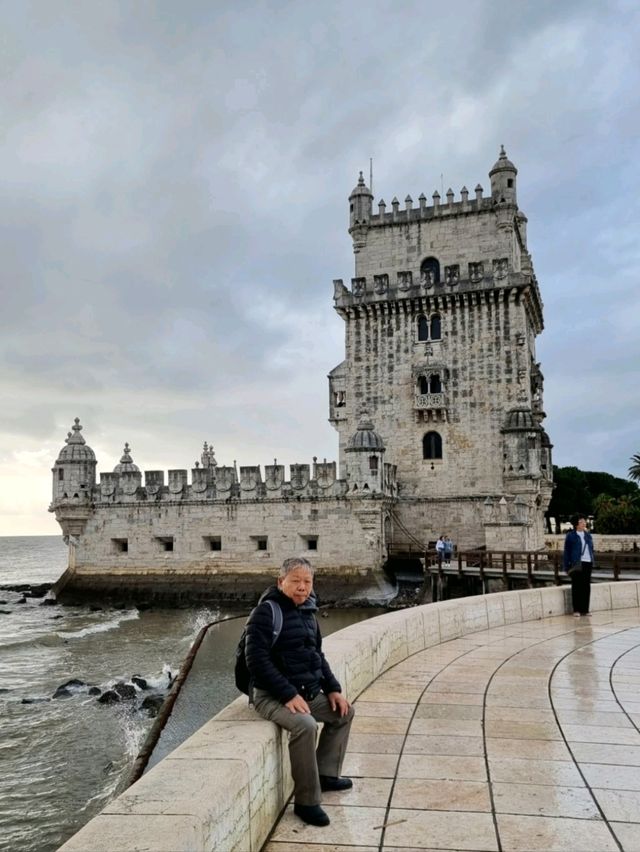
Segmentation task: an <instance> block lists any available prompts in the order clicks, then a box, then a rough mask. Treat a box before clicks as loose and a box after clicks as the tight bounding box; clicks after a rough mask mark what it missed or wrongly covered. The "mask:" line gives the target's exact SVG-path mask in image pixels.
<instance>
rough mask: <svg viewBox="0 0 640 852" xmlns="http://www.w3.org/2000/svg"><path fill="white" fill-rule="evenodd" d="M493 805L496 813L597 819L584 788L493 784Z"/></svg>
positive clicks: (596, 812) (597, 814) (598, 813)
mask: <svg viewBox="0 0 640 852" xmlns="http://www.w3.org/2000/svg"><path fill="white" fill-rule="evenodd" d="M493 801H494V803H495V809H496V811H497V813H503V814H529V815H531V816H552V817H572V818H574V819H601V816H600V812H599V811H598V808H597V807H596V805H595V803H594V801H593V797H592V795H591V793H590V792H589V790H587V788H586V787H561V786H548V785H542V784H514V783H509V784H503V783H496V784H493Z"/></svg>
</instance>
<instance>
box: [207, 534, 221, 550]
mask: <svg viewBox="0 0 640 852" xmlns="http://www.w3.org/2000/svg"><path fill="white" fill-rule="evenodd" d="M204 544H205V548H206V550H222V539H221V538H220V536H219V535H205V536H204Z"/></svg>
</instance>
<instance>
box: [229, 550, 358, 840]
mask: <svg viewBox="0 0 640 852" xmlns="http://www.w3.org/2000/svg"><path fill="white" fill-rule="evenodd" d="M268 601H273V603H275V604H276V605H277V606H279V607H280V609H281V610H282V616H283V621H282V630H281V632H280V634H279V635H278V638H277V639H276V641H275V643H274V644H272V629H273V614H272V610H271V606H270V604H269V603H268ZM317 611H318V607H317V606H316V598H315V595H314V593H313V568H312V567H311V565H310V563H309V562H308V561H307V560H306V559H304V558H303V557H298V558H295V557H294V558H291V559H285V561H284V563H283V565H282V568H281V569H280V575H279V577H278V585H277V586H271V587H270V588H269V589H267V590H266V592H264V594H263V595H262V597H261V598H260V603H259V604H258V606H257V607H256V608H255V609H254V610H253V612H252V613H251V615H250V617H249V621H248V623H247V639H246V661H247V668H248V670H249V674H250V675H251V678H252V681H253V687H254V689H253V697H254V706H255V708H256V710H257V711H258V713H259V714H260V715H261V716H262V717H263V718H264V719H268V720H269V721H271V722H275V723H276V724H277V725H280V726H281V727H282V728H285V729H286V730H287V731H288V732H289V757H290V758H291V774H292V776H293V782H294V805H293V810H294V813H295V814H296V815H297V816H299V817H300V819H301V820H302V821H303V822H306V823H310V824H311V825H318V826H323V825H328V824H329V817H328V815H327V813H326V812H325V811H324V810H323V809H322V808H321V807H320V802H321V799H322V791H323V790H337V791H341V790H349V789H350V788H351V787H352V786H353V784H352V781H351V779H350V778H344V777H342V776H341V775H340V772H341V770H342V761H343V760H344V755H345V751H346V749H347V741H348V739H349V731H350V728H351V722H352V720H353V708H352V707H351V704H350V703H349V702H348V701H347V699H346V698H345V697H344V695H342V689H341V687H340V684H339V683H338V681H337V680H336V678H335V676H334V674H333V672H332V671H331V668H330V667H329V663H328V662H327V660H326V659H325V656H324V654H323V652H322V637H321V635H320V627H319V626H318V622H317V621H316V612H317ZM318 722H322V723H323V728H322V733H321V734H320V737H319V738H318V736H317V733H318Z"/></svg>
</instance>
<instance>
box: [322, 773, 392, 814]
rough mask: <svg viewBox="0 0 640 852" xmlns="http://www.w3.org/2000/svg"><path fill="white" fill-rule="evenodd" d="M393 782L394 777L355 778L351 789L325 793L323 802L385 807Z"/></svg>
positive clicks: (327, 803)
mask: <svg viewBox="0 0 640 852" xmlns="http://www.w3.org/2000/svg"><path fill="white" fill-rule="evenodd" d="M392 784H393V779H392V778H354V779H353V787H352V788H351V789H350V790H342V791H340V792H338V791H337V790H334V791H333V792H329V791H327V792H325V793H323V794H322V804H323V806H324V805H362V806H364V807H370V808H385V807H386V806H387V804H388V802H389V794H390V792H391V787H392Z"/></svg>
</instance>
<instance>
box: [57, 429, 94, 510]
mask: <svg viewBox="0 0 640 852" xmlns="http://www.w3.org/2000/svg"><path fill="white" fill-rule="evenodd" d="M81 432H82V426H81V425H80V419H79V418H78V417H76V419H75V420H74V423H73V426H72V427H71V431H70V432H69V433H68V434H67V438H66V440H65V445H64V447H63V448H62V449H61V450H60V452H59V453H58V458H57V459H56V462H55V464H54V466H53V468H52V473H53V499H54V500H87V499H90V497H91V490H92V488H93V486H94V485H95V484H96V455H95V453H94V452H93V450H92V449H91V447H90V446H89V445H88V444H87V442H86V441H85V439H84V438H83V436H82V434H81Z"/></svg>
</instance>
